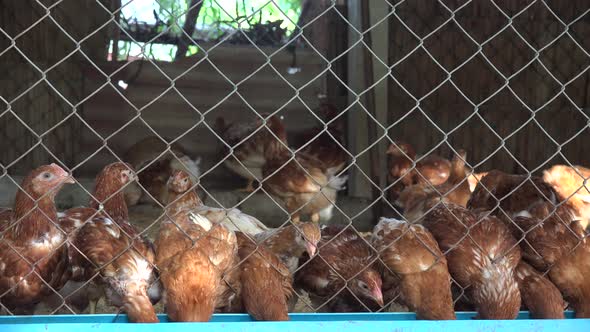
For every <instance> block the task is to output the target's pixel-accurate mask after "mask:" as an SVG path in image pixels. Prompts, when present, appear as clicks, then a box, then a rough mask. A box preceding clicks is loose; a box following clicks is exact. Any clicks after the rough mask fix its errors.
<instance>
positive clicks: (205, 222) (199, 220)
mask: <svg viewBox="0 0 590 332" xmlns="http://www.w3.org/2000/svg"><path fill="white" fill-rule="evenodd" d="M189 218H190V220H191V221H192V222H193V223H195V224H197V225H199V226H201V227H202V228H203V229H204V230H205V231H209V230H210V229H211V227H213V224H212V223H211V221H209V219H207V218H205V217H203V216H202V215H200V214H198V213H191V214H189Z"/></svg>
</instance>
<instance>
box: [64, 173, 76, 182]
mask: <svg viewBox="0 0 590 332" xmlns="http://www.w3.org/2000/svg"><path fill="white" fill-rule="evenodd" d="M63 183H70V184H74V183H76V180H74V177H73V176H71V175H68V176H66V177H65V178H64V181H63Z"/></svg>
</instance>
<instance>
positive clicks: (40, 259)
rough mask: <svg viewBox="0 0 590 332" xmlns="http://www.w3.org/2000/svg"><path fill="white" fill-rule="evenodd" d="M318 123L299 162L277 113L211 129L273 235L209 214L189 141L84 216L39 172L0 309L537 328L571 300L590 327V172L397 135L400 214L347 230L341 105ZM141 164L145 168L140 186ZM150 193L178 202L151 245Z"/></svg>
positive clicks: (106, 189) (107, 171)
mask: <svg viewBox="0 0 590 332" xmlns="http://www.w3.org/2000/svg"><path fill="white" fill-rule="evenodd" d="M320 114H321V115H322V116H323V117H324V119H325V120H327V121H328V123H329V125H328V130H324V127H321V128H315V129H313V130H311V131H310V132H308V133H306V134H305V135H304V136H303V137H302V138H301V142H303V143H302V144H301V145H300V148H299V149H298V150H297V152H296V153H295V154H293V153H292V152H291V150H290V149H289V147H288V144H287V135H286V131H285V128H284V126H283V123H282V120H281V119H280V118H279V117H276V116H265V120H264V124H265V125H264V126H262V124H263V120H260V121H254V122H252V123H250V124H244V123H239V124H238V123H236V124H226V123H224V122H223V121H218V122H217V124H216V130H217V131H218V132H219V134H220V135H221V137H222V138H223V139H224V142H225V143H226V144H227V145H224V149H223V151H222V153H224V155H225V154H227V155H228V156H229V157H228V158H227V159H225V162H224V163H225V165H226V166H227V167H228V168H229V169H230V170H232V171H234V172H236V173H237V174H239V175H241V176H243V177H244V178H246V179H248V181H249V183H248V187H247V188H245V189H244V190H248V191H252V190H259V189H255V187H254V183H255V182H258V184H259V187H260V188H261V189H262V190H263V191H265V192H267V193H269V194H271V195H273V196H274V197H276V198H278V199H279V200H280V201H281V202H282V203H283V204H284V206H285V208H286V209H287V210H288V211H289V213H291V215H292V222H290V223H288V225H286V226H283V227H281V228H277V229H271V228H268V227H267V226H265V225H264V224H263V223H262V222H260V221H259V220H258V219H256V218H255V217H253V216H250V215H247V214H245V213H243V212H241V211H240V210H238V209H235V208H234V209H220V208H214V207H209V206H206V205H204V204H203V202H202V201H201V199H200V198H199V196H198V194H197V191H196V187H197V185H198V183H197V179H198V175H199V174H198V164H199V160H193V159H191V158H189V157H188V156H187V154H186V153H185V152H184V151H182V149H181V148H179V147H172V151H171V152H172V154H174V156H175V157H176V158H171V159H160V160H159V161H157V162H154V163H153V164H152V165H150V166H147V167H144V166H145V165H146V163H145V160H141V158H140V157H137V156H133V155H129V154H128V155H127V156H126V158H127V160H126V161H129V162H130V163H123V162H118V163H114V164H110V165H108V166H106V167H105V168H104V169H103V170H102V171H101V172H100V173H99V174H98V176H97V177H96V181H95V188H94V192H93V194H92V196H93V198H92V199H91V201H90V203H89V204H88V207H78V208H72V209H69V210H66V211H57V208H56V206H55V203H54V200H55V196H56V194H57V193H58V192H59V191H60V189H61V188H62V187H63V186H64V185H65V184H67V183H73V182H74V180H73V178H72V177H71V175H69V174H68V173H67V172H66V171H64V170H63V169H62V168H61V167H59V166H58V165H56V164H51V165H45V166H41V167H39V168H37V169H35V170H33V171H32V172H31V173H30V174H29V175H28V176H27V177H26V178H25V179H24V180H23V182H22V184H21V190H19V191H18V192H17V195H16V198H15V205H14V208H13V209H11V210H0V305H1V306H2V308H3V309H7V310H9V311H10V312H11V313H17V314H31V313H33V312H34V310H35V308H36V306H37V305H38V304H40V303H42V302H43V303H54V304H55V305H56V306H61V305H67V306H68V307H70V308H72V307H73V308H75V309H77V310H78V311H83V310H86V308H87V307H89V311H90V312H91V313H94V312H95V309H96V302H97V301H98V299H100V298H102V297H105V298H106V299H107V300H108V303H109V304H111V305H113V306H116V307H119V308H121V309H122V310H123V311H124V312H126V313H127V314H128V317H129V320H130V321H133V322H157V321H158V318H157V316H156V310H155V309H154V305H155V304H156V303H157V302H159V301H163V302H164V304H165V311H166V313H167V314H168V316H169V318H170V320H173V321H208V320H209V319H210V318H211V315H212V314H213V313H214V312H247V313H249V314H250V315H252V316H253V317H254V318H255V319H257V320H288V319H289V317H288V312H290V311H292V310H293V308H294V305H295V302H296V301H297V299H298V295H299V294H303V293H305V294H307V295H308V296H309V300H310V301H311V305H312V306H313V307H314V308H321V310H325V311H329V312H347V311H348V312H350V311H379V310H385V309H386V308H387V307H388V306H389V305H391V304H392V303H393V302H396V303H400V304H402V305H405V306H407V307H408V308H409V310H411V311H415V312H416V313H417V317H418V319H436V320H440V319H454V318H455V310H475V311H477V313H478V318H481V319H514V318H516V316H517V314H518V311H519V310H520V309H521V308H523V307H524V308H526V309H528V310H529V311H530V313H531V315H532V317H535V318H563V317H564V314H563V311H564V309H565V308H567V307H571V308H572V309H573V310H575V313H576V316H577V317H590V243H589V241H588V239H587V238H586V227H587V225H588V221H589V220H590V205H588V203H590V192H589V191H588V189H586V188H585V187H584V184H585V179H586V178H588V177H590V170H588V169H585V168H582V167H576V168H573V167H568V166H561V165H557V166H553V167H552V168H549V169H547V170H545V171H544V172H543V176H542V177H535V176H532V177H528V176H524V175H511V174H506V173H502V172H500V171H496V170H493V171H490V172H487V173H480V174H474V173H473V172H472V171H471V170H470V169H468V168H467V167H466V157H467V155H466V153H465V151H462V150H460V151H458V152H457V154H456V155H455V156H454V157H453V158H452V160H450V161H449V160H447V159H445V158H442V157H440V156H435V155H429V156H426V157H420V158H418V157H417V156H416V153H415V151H414V150H413V148H412V146H411V145H409V144H405V143H394V144H392V145H391V146H390V147H389V149H388V151H387V153H388V155H389V157H390V167H389V169H390V173H389V176H390V182H391V184H392V185H391V187H390V197H389V199H390V202H391V203H392V204H393V205H394V206H396V207H398V208H399V209H400V210H402V211H403V218H400V219H403V220H398V219H393V218H385V217H382V218H380V220H379V221H378V223H377V225H376V226H375V227H374V229H373V231H372V232H369V233H364V234H361V233H359V232H357V231H356V230H355V229H354V228H353V227H352V225H329V226H323V227H321V228H320V226H319V222H320V220H327V219H329V218H330V216H331V213H332V209H333V208H334V203H335V201H336V199H337V192H338V191H339V190H341V189H343V188H344V185H345V183H346V180H347V178H346V176H345V175H342V174H341V173H342V172H343V170H344V168H345V166H346V164H347V162H348V155H347V153H346V151H345V150H344V148H343V147H342V128H341V121H339V120H338V118H337V117H336V115H337V112H336V110H335V108H334V107H333V106H330V105H328V104H325V105H323V106H322V108H321V109H320ZM331 119H333V120H331ZM149 140H150V139H148V140H147V141H144V142H142V143H141V144H144V146H146V142H148V143H149V142H150V141H149ZM149 145H152V143H149V144H147V146H149ZM152 147H153V145H152ZM133 166H135V168H136V169H143V168H145V169H143V170H142V171H141V172H139V175H138V176H136V175H135V172H134V167H133ZM138 183H139V184H141V187H143V189H145V191H144V190H142V188H141V187H140V186H139V185H138ZM145 195H147V196H151V197H152V198H155V199H156V200H157V201H159V202H160V203H161V204H163V205H164V206H165V213H164V214H163V215H162V216H161V217H160V218H159V220H158V225H159V230H158V233H157V235H156V237H155V239H154V240H153V242H152V241H151V240H150V239H148V238H147V236H146V235H145V232H146V230H139V229H137V228H136V227H135V226H134V225H133V220H130V218H129V213H128V206H129V205H133V204H136V203H137V202H139V201H141V200H142V199H144V196H145ZM305 217H307V218H308V219H309V221H305V222H304V221H301V220H302V219H303V218H305Z"/></svg>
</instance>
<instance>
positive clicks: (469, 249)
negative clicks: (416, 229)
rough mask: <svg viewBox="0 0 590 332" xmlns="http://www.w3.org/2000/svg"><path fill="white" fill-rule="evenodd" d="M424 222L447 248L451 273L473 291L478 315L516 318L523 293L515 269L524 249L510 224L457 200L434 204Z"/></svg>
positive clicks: (480, 316) (466, 288) (471, 294)
mask: <svg viewBox="0 0 590 332" xmlns="http://www.w3.org/2000/svg"><path fill="white" fill-rule="evenodd" d="M423 225H424V226H425V227H426V228H427V229H428V230H429V231H430V232H431V233H432V235H434V238H435V239H436V240H437V242H438V245H439V246H440V249H441V250H442V251H443V252H444V253H446V257H447V262H448V266H449V272H450V273H451V276H452V277H453V279H454V280H455V281H456V282H457V283H459V285H460V286H461V287H462V288H463V289H465V290H467V293H468V295H469V298H470V299H471V301H472V302H473V304H474V305H475V308H476V310H477V312H478V318H482V319H514V318H516V316H517V315H518V310H519V308H520V303H521V297H520V292H519V289H518V284H517V282H516V279H515V277H514V274H515V269H516V266H517V265H518V262H519V261H520V257H521V252H520V247H519V246H518V243H517V242H516V239H515V238H514V237H513V236H512V233H511V232H510V229H509V228H508V226H506V225H505V224H504V223H503V222H502V221H500V220H499V219H498V218H496V217H494V216H487V215H486V214H485V213H482V214H480V215H476V214H475V213H474V212H472V211H469V210H467V209H466V208H464V207H462V206H459V205H456V204H453V203H446V204H439V205H438V206H436V207H434V209H433V210H432V211H431V212H429V213H428V214H426V216H425V217H424V220H423Z"/></svg>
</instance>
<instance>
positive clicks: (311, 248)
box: [305, 241, 316, 257]
mask: <svg viewBox="0 0 590 332" xmlns="http://www.w3.org/2000/svg"><path fill="white" fill-rule="evenodd" d="M305 248H306V250H307V253H308V254H309V257H313V256H314V255H315V251H316V246H315V245H314V244H313V243H311V242H309V241H308V242H307V243H306V244H305Z"/></svg>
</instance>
